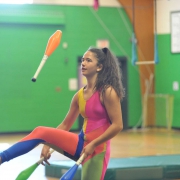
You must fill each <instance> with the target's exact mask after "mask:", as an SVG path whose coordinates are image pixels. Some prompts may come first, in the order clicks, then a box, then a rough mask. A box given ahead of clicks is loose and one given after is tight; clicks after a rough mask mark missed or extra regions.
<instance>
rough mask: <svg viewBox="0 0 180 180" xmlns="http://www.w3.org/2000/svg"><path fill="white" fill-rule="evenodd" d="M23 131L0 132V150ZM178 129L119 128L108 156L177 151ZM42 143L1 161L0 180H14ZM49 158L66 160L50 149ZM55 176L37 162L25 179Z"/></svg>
mask: <svg viewBox="0 0 180 180" xmlns="http://www.w3.org/2000/svg"><path fill="white" fill-rule="evenodd" d="M25 135H26V134H0V151H1V150H3V149H5V148H6V147H8V146H9V145H12V144H14V143H15V142H17V141H18V140H19V139H21V138H22V137H24V136H25ZM179 140H180V130H171V131H168V130H166V129H160V128H156V129H154V128H147V129H139V130H132V129H131V130H126V131H122V132H120V133H119V134H118V135H117V136H116V137H114V138H113V139H112V141H111V157H112V158H121V157H137V156H149V155H169V154H179V153H180V143H179ZM41 148H42V145H39V146H38V147H36V148H35V149H34V150H32V151H31V152H29V153H28V154H26V155H23V156H21V157H18V158H16V159H14V160H11V161H9V162H8V163H4V164H2V165H1V166H0V179H1V180H15V178H16V177H17V175H18V174H19V173H20V172H21V171H22V170H24V169H26V168H28V167H29V166H31V165H32V164H34V163H35V162H36V161H38V160H39V156H40V152H41ZM53 160H67V158H66V157H64V156H63V155H61V154H59V153H57V152H54V153H53V154H52V156H51V159H50V162H51V161H53ZM40 179H41V180H58V179H57V178H50V177H45V169H44V166H42V165H40V166H39V167H38V168H37V169H36V170H35V171H34V173H33V174H32V175H31V177H30V178H29V179H28V180H40Z"/></svg>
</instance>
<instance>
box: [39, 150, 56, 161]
mask: <svg viewBox="0 0 180 180" xmlns="http://www.w3.org/2000/svg"><path fill="white" fill-rule="evenodd" d="M53 152H54V149H52V150H51V151H50V152H49V154H52V153H53ZM43 161H44V157H42V158H41V159H40V160H39V161H38V162H37V164H41V163H42V162H43Z"/></svg>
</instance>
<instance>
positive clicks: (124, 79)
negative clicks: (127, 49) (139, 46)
mask: <svg viewBox="0 0 180 180" xmlns="http://www.w3.org/2000/svg"><path fill="white" fill-rule="evenodd" d="M118 61H119V66H120V69H121V71H122V83H123V86H124V89H125V97H124V98H123V100H122V102H121V110H122V118H123V129H124V130H126V129H128V99H127V91H128V87H127V85H128V76H127V58H126V57H118Z"/></svg>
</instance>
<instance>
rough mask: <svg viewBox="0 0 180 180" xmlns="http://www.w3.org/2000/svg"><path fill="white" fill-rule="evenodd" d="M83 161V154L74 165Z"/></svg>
mask: <svg viewBox="0 0 180 180" xmlns="http://www.w3.org/2000/svg"><path fill="white" fill-rule="evenodd" d="M83 160H84V154H82V155H81V157H80V158H79V159H78V160H77V162H76V164H77V165H80V164H81V163H82V162H83Z"/></svg>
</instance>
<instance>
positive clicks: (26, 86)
mask: <svg viewBox="0 0 180 180" xmlns="http://www.w3.org/2000/svg"><path fill="white" fill-rule="evenodd" d="M0 11H1V12H2V13H1V19H0V74H1V75H0V86H1V88H0V89H1V91H0V132H20V131H31V130H32V129H33V128H35V127H36V126H40V125H41V126H51V127H56V126H57V125H58V124H59V123H60V122H61V121H62V120H63V118H64V117H65V115H66V113H67V111H68V109H69V104H70V101H71V98H72V97H73V95H74V93H75V92H76V91H70V90H69V88H68V80H69V79H70V78H77V60H78V57H79V56H82V55H83V53H84V52H85V51H86V50H87V48H88V47H89V46H95V45H96V40H97V39H108V40H109V42H110V49H111V50H112V51H113V52H114V53H115V54H116V55H117V56H127V57H128V91H127V92H126V95H127V98H128V124H129V127H132V126H134V125H135V124H136V123H137V122H138V120H139V117H140V115H141V99H140V84H139V72H138V69H137V67H134V66H132V65H131V62H130V58H129V57H131V42H130V38H131V37H130V36H131V35H130V34H128V31H127V29H126V28H125V25H124V23H123V21H122V19H121V16H120V14H119V11H118V9H117V8H105V7H101V8H100V9H99V10H98V12H97V15H98V17H100V19H101V20H102V21H103V24H104V25H105V26H106V27H107V28H108V31H107V29H104V28H103V26H102V24H101V23H102V22H101V23H100V22H99V20H98V19H97V17H96V16H95V15H96V13H95V15H94V14H93V13H92V12H93V9H90V8H89V7H73V6H52V5H51V6H49V5H48V6H47V5H1V6H0ZM120 11H121V12H122V14H123V15H124V17H125V19H126V21H127V22H128V23H129V20H128V18H127V16H126V14H125V13H124V10H122V9H120ZM25 17H27V18H25ZM57 29H60V30H61V31H62V32H63V35H62V39H61V44H60V45H59V47H58V48H57V49H56V50H55V52H54V53H53V54H52V55H51V56H50V57H49V59H48V60H47V62H46V64H45V66H44V67H43V69H42V71H41V73H40V74H39V76H38V79H37V82H36V83H33V82H31V77H32V76H33V75H34V73H35V71H36V69H37V67H38V66H39V63H40V61H41V59H42V57H43V54H44V51H45V47H46V44H47V41H48V39H49V37H50V36H51V35H52V34H53V33H54V32H55V31H56V30H57ZM109 31H110V32H111V33H112V34H109ZM112 35H113V37H115V39H116V41H117V42H118V43H119V44H120V46H122V47H123V49H124V50H125V52H124V51H123V50H122V49H121V47H120V46H119V45H117V42H115V41H114V39H113V37H112ZM63 42H67V43H68V48H67V49H64V48H63V47H62V44H63ZM59 88H60V89H61V91H60V92H59V91H57V89H59ZM77 128H78V120H77V121H76V122H75V124H74V125H73V129H74V130H76V129H77Z"/></svg>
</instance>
